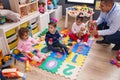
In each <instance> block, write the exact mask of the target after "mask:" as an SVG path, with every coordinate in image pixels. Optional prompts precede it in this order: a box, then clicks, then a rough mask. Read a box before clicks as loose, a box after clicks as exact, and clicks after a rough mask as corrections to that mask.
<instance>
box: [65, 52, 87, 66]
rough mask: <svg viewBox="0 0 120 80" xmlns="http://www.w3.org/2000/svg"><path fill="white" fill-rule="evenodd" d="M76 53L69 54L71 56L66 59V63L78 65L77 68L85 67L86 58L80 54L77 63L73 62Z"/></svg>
mask: <svg viewBox="0 0 120 80" xmlns="http://www.w3.org/2000/svg"><path fill="white" fill-rule="evenodd" d="M74 56H75V53H73V52H72V53H71V54H69V56H68V57H67V58H66V60H65V62H68V63H70V64H73V65H77V66H83V64H84V62H85V59H86V56H83V55H82V54H78V56H77V58H76V62H72V59H73V58H74Z"/></svg>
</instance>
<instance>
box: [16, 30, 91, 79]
mask: <svg viewBox="0 0 120 80" xmlns="http://www.w3.org/2000/svg"><path fill="white" fill-rule="evenodd" d="M46 31H47V29H45V30H44V31H43V32H42V33H40V34H39V35H38V37H37V38H36V39H37V40H38V42H39V44H37V45H34V47H35V48H36V49H39V50H40V52H41V53H43V54H45V55H46V56H47V58H46V59H45V60H44V61H43V62H42V63H37V62H34V61H30V64H31V65H33V66H36V67H38V68H41V69H42V70H44V71H47V72H51V74H58V75H60V76H64V77H65V78H69V79H70V80H76V79H77V76H78V73H79V71H81V69H82V66H83V65H84V63H85V60H86V58H87V57H88V54H89V50H90V48H91V45H92V42H93V40H92V39H90V38H89V40H88V45H87V46H86V45H84V44H81V43H76V42H74V41H71V40H70V39H69V37H68V36H66V35H67V34H66V33H69V30H67V29H63V30H61V31H60V33H61V34H62V35H65V36H66V37H64V38H63V39H62V41H61V42H62V43H63V44H64V43H65V45H66V46H67V47H68V48H70V49H71V50H72V52H70V53H69V54H68V55H67V54H64V55H62V54H60V53H57V52H52V51H50V50H49V49H48V48H47V46H46V44H45V41H44V38H45V33H46ZM69 44H71V45H69ZM14 57H15V58H16V59H17V60H20V61H23V62H24V60H23V59H21V57H24V56H23V55H22V54H19V55H14Z"/></svg>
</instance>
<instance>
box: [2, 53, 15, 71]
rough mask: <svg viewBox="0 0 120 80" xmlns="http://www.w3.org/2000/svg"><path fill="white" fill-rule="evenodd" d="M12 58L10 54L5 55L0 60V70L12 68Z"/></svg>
mask: <svg viewBox="0 0 120 80" xmlns="http://www.w3.org/2000/svg"><path fill="white" fill-rule="evenodd" d="M14 62H15V60H14V57H13V56H12V54H7V55H5V56H4V57H3V58H2V60H1V64H0V65H1V68H2V69H5V68H13V67H14Z"/></svg>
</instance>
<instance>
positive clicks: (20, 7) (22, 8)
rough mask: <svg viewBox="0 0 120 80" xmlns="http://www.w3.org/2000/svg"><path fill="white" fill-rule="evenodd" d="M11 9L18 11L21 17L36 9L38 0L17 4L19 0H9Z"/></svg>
mask: <svg viewBox="0 0 120 80" xmlns="http://www.w3.org/2000/svg"><path fill="white" fill-rule="evenodd" d="M9 3H10V7H11V10H13V11H15V12H17V13H19V14H20V15H21V17H24V16H28V15H29V13H32V12H35V11H38V0H35V1H34V2H30V0H28V3H25V4H19V0H9Z"/></svg>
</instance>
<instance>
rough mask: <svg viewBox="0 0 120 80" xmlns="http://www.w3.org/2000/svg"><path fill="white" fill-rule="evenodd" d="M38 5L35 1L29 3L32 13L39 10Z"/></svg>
mask: <svg viewBox="0 0 120 80" xmlns="http://www.w3.org/2000/svg"><path fill="white" fill-rule="evenodd" d="M36 5H38V3H37V2H33V3H31V4H30V5H29V7H30V13H32V12H34V11H37V10H38V6H36Z"/></svg>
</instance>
